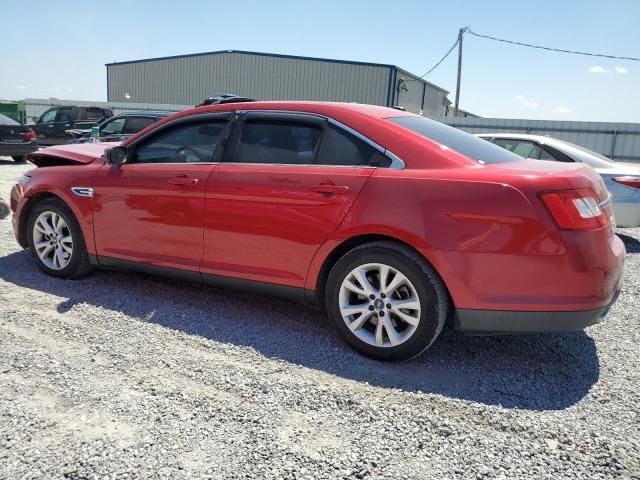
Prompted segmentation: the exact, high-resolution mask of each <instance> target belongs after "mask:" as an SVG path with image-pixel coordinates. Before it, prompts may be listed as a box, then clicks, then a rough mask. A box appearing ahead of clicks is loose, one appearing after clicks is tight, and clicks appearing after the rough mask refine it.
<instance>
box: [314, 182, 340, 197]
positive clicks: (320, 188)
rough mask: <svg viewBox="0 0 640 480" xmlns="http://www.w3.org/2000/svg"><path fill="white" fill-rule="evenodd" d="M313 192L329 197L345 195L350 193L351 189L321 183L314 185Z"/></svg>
mask: <svg viewBox="0 0 640 480" xmlns="http://www.w3.org/2000/svg"><path fill="white" fill-rule="evenodd" d="M311 190H312V191H314V192H317V193H324V194H329V195H336V194H344V193H347V192H348V191H349V187H347V186H346V185H333V184H331V183H321V184H319V185H314V186H312V187H311Z"/></svg>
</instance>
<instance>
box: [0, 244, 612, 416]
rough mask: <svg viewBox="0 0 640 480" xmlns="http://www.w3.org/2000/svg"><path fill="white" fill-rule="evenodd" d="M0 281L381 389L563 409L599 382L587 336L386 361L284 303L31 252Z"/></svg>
mask: <svg viewBox="0 0 640 480" xmlns="http://www.w3.org/2000/svg"><path fill="white" fill-rule="evenodd" d="M0 278H2V279H3V280H4V281H6V282H9V283H12V284H15V285H18V286H21V287H24V288H28V289H35V290H39V291H42V292H45V293H49V294H52V295H55V296H57V297H62V298H63V300H60V303H59V304H58V306H57V309H58V311H59V312H61V313H64V312H68V311H72V310H73V309H74V307H76V306H77V305H80V304H88V305H94V306H99V307H101V308H103V309H107V310H110V311H115V312H121V313H123V314H125V315H127V316H130V317H134V318H135V319H136V320H137V321H144V322H151V323H155V324H157V325H161V326H163V327H166V328H170V329H174V330H178V331H182V332H185V333H187V334H190V335H194V336H200V337H204V338H206V339H209V340H211V341H214V342H222V343H228V344H232V345H237V346H243V347H249V348H251V349H253V350H255V351H257V352H259V353H260V354H261V355H264V356H265V357H268V358H277V359H281V360H283V361H286V362H289V363H292V364H297V365H301V366H304V367H307V368H311V369H316V370H319V371H324V372H327V373H329V374H331V375H336V376H338V377H342V378H345V379H350V380H353V381H357V382H361V383H367V384H369V385H372V386H375V387H379V388H387V389H398V390H400V391H405V392H415V393H434V394H439V395H443V396H446V397H451V398H456V399H461V400H467V401H472V402H478V403H481V404H486V405H501V406H503V407H507V408H520V409H529V410H559V409H564V408H567V407H570V406H571V405H574V404H575V403H577V402H578V401H580V400H581V399H582V398H583V397H584V396H585V395H586V394H587V393H588V392H589V390H590V388H591V387H592V385H594V384H595V383H596V382H597V381H598V378H599V371H600V369H599V361H598V356H597V351H596V346H595V343H594V341H593V340H592V339H591V337H589V335H587V334H586V333H585V332H575V333H565V334H548V335H521V336H494V337H466V336H464V335H462V334H460V333H457V332H454V331H451V330H445V331H444V332H443V334H442V335H441V337H440V338H439V339H438V341H437V342H436V343H435V344H434V346H433V347H432V348H431V349H430V350H429V351H428V352H426V353H425V354H423V355H421V356H420V357H418V358H415V359H413V360H410V361H406V362H399V363H381V362H377V361H374V360H370V359H368V358H365V357H362V356H360V355H358V354H356V353H354V352H353V351H351V350H350V349H348V348H347V347H346V346H345V345H344V343H343V342H342V341H341V340H340V338H339V337H338V336H337V334H336V332H335V331H334V329H333V328H332V327H331V326H330V325H329V323H328V321H327V320H326V319H325V317H324V316H323V315H320V314H319V313H317V312H315V311H313V310H312V309H309V308H306V307H303V306H301V305H298V304H295V303H293V302H288V301H286V300H280V299H274V298H270V297H264V296H260V295H255V294H250V293H245V292H236V291H230V290H225V289H217V288H209V287H202V286H199V285H193V284H181V283H180V282H178V281H174V280H165V279H161V278H158V277H151V276H147V275H143V274H137V273H129V272H108V271H97V272H95V273H93V274H92V275H90V276H89V277H87V278H84V279H82V280H75V281H70V280H60V279H56V278H52V277H48V276H46V275H44V274H43V273H41V272H40V271H39V270H37V268H36V267H35V265H34V264H33V262H32V260H31V258H30V255H29V252H26V251H22V252H16V253H12V254H9V255H7V256H5V257H0ZM3 308H6V307H3ZM9 308H11V307H9ZM97 317H100V315H97ZM92 321H109V320H108V316H107V317H106V318H105V319H104V320H100V319H99V318H98V319H96V320H92ZM593 328H606V327H593ZM274 368H275V369H276V370H277V364H275V367H274Z"/></svg>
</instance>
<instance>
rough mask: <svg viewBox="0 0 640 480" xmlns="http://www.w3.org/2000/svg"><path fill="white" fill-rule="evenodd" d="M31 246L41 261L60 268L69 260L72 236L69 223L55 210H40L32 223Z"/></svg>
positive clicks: (52, 267)
mask: <svg viewBox="0 0 640 480" xmlns="http://www.w3.org/2000/svg"><path fill="white" fill-rule="evenodd" d="M33 248H34V249H35V252H36V254H37V255H38V258H40V260H41V261H42V263H43V264H44V265H45V266H47V267H48V268H50V269H52V270H62V269H64V268H65V267H66V266H67V265H69V262H70V261H71V255H72V254H73V238H72V236H71V230H69V225H67V222H66V221H65V219H64V218H62V216H61V215H59V214H58V213H56V212H51V211H46V212H42V213H41V214H40V215H39V216H38V218H36V221H35V223H34V224H33Z"/></svg>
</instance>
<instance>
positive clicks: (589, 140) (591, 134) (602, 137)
mask: <svg viewBox="0 0 640 480" xmlns="http://www.w3.org/2000/svg"><path fill="white" fill-rule="evenodd" d="M432 118H433V119H434V120H437V121H439V122H442V123H445V124H447V125H451V126H454V127H457V128H460V129H461V130H465V131H467V132H470V133H491V132H495V133H531V134H533V135H549V136H550V137H554V138H558V139H560V140H566V141H567V142H571V143H575V144H577V145H581V146H583V147H586V148H588V149H590V150H593V151H595V152H598V153H600V154H602V155H604V156H606V157H609V158H613V159H614V160H620V161H635V162H640V124H638V123H612V122H569V121H561V120H517V119H507V118H459V117H432Z"/></svg>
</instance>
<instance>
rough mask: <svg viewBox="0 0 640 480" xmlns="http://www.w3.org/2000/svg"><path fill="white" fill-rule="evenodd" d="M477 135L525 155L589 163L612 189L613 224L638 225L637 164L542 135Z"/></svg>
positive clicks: (639, 168) (639, 191)
mask: <svg viewBox="0 0 640 480" xmlns="http://www.w3.org/2000/svg"><path fill="white" fill-rule="evenodd" d="M476 137H480V138H483V139H485V140H487V141H489V142H492V143H495V144H496V145H498V146H500V147H502V148H505V149H507V150H509V151H510V152H513V153H515V154H517V155H520V156H521V157H524V158H533V159H536V160H551V161H559V162H582V163H586V164H588V165H590V166H591V167H593V168H594V170H595V171H596V172H598V173H599V174H600V176H601V177H602V179H603V180H604V183H605V184H606V185H607V189H608V190H609V192H610V193H611V200H612V201H613V211H614V214H615V217H616V224H617V225H618V226H619V227H640V164H638V163H623V162H616V161H614V160H611V159H609V158H607V157H605V156H603V155H600V154H599V153H596V152H594V151H592V150H589V149H587V148H584V147H581V146H579V145H574V144H573V143H569V142H565V141H564V140H558V139H555V138H551V137H546V136H543V135H528V134H523V133H479V134H476Z"/></svg>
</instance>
